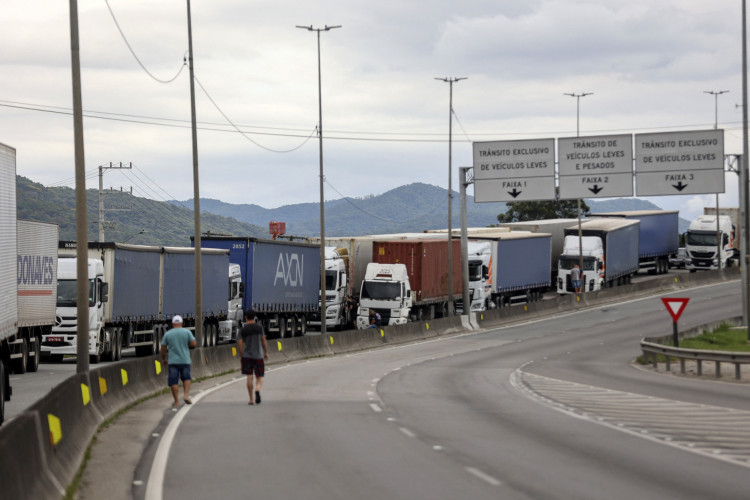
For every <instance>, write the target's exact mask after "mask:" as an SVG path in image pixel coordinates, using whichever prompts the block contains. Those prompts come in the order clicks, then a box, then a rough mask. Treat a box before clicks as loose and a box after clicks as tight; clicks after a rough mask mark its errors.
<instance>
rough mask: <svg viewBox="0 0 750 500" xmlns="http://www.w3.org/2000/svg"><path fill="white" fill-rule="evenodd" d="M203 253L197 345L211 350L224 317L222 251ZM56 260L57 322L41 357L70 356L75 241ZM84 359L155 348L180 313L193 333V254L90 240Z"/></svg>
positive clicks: (75, 319)
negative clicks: (200, 324)
mask: <svg viewBox="0 0 750 500" xmlns="http://www.w3.org/2000/svg"><path fill="white" fill-rule="evenodd" d="M201 255H202V259H201V262H202V264H201V265H202V272H201V278H202V285H203V294H202V297H203V301H202V320H203V335H201V336H199V335H197V334H196V336H197V337H198V338H201V337H202V338H203V345H204V346H210V345H215V344H216V341H217V337H218V329H219V328H218V326H219V322H220V321H222V320H225V319H226V317H227V305H228V297H227V269H228V268H229V255H228V252H226V251H221V250H215V249H206V250H203V251H202V252H201ZM59 256H60V258H59V261H58V276H57V278H58V293H57V315H58V324H56V325H55V327H53V329H52V332H51V333H50V334H49V335H45V336H44V340H43V342H42V354H43V355H45V356H49V357H50V358H51V359H52V360H60V359H62V357H63V356H64V355H66V354H76V352H77V334H76V333H77V328H78V315H77V297H76V287H77V273H76V268H77V257H76V244H75V242H61V243H60V250H59ZM87 260H88V263H87V264H88V265H87V269H88V281H89V290H90V292H89V338H88V341H89V346H88V347H89V356H90V360H91V362H92V363H98V362H99V361H100V360H101V359H108V360H112V361H116V360H118V359H120V356H121V353H122V349H123V348H125V349H127V348H130V347H135V352H136V355H138V356H148V355H152V354H155V353H156V352H157V351H158V350H159V344H160V342H161V338H162V336H163V335H164V334H165V333H166V331H167V330H168V329H169V328H170V327H171V318H172V317H173V316H174V315H176V314H179V315H180V316H182V317H183V319H184V325H185V327H186V328H188V329H191V330H194V329H195V324H196V311H195V292H194V290H195V249H194V248H189V247H158V246H142V245H126V244H122V243H89V245H88V259H87Z"/></svg>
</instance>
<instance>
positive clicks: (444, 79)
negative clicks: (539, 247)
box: [435, 76, 468, 318]
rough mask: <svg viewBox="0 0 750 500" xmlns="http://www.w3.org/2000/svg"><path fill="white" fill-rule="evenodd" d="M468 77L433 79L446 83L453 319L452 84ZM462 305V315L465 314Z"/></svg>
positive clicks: (449, 258)
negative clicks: (447, 91)
mask: <svg viewBox="0 0 750 500" xmlns="http://www.w3.org/2000/svg"><path fill="white" fill-rule="evenodd" d="M467 78H468V77H465V76H464V77H446V78H435V80H440V81H441V82H446V83H448V87H449V89H450V90H449V92H450V97H449V99H448V317H450V318H452V317H453V84H454V83H455V82H459V81H461V80H466V79H467ZM466 307H467V306H466V304H464V314H467V312H466Z"/></svg>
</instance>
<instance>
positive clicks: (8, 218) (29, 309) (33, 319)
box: [0, 144, 58, 424]
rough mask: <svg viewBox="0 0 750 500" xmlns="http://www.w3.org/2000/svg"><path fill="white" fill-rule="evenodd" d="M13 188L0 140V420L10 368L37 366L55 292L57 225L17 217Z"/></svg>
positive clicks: (11, 161)
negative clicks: (22, 219)
mask: <svg viewBox="0 0 750 500" xmlns="http://www.w3.org/2000/svg"><path fill="white" fill-rule="evenodd" d="M15 186H16V151H15V149H13V148H11V147H10V146H6V145H4V144H0V424H1V423H2V422H3V420H4V418H5V402H6V401H9V400H10V397H11V394H12V389H11V386H10V372H11V371H13V372H15V373H17V374H21V373H24V372H26V371H31V372H34V371H36V370H37V368H38V367H39V357H40V355H39V351H40V346H41V341H42V336H43V334H44V333H45V332H47V331H49V330H50V329H51V328H52V325H53V324H54V322H55V309H54V302H55V296H56V293H57V277H56V272H57V238H58V227H57V226H56V225H54V224H45V223H41V222H31V221H17V220H16V189H15Z"/></svg>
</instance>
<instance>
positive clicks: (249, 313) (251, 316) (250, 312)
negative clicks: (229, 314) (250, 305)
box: [245, 309, 257, 321]
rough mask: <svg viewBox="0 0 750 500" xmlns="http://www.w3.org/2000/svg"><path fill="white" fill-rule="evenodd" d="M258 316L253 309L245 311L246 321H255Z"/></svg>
mask: <svg viewBox="0 0 750 500" xmlns="http://www.w3.org/2000/svg"><path fill="white" fill-rule="evenodd" d="M256 316H257V315H256V313H255V311H254V310H253V309H248V310H247V311H245V321H248V320H254V319H255V317H256Z"/></svg>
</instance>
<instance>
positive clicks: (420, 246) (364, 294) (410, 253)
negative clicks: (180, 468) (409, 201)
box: [357, 238, 463, 328]
mask: <svg viewBox="0 0 750 500" xmlns="http://www.w3.org/2000/svg"><path fill="white" fill-rule="evenodd" d="M452 244H453V248H452V251H453V262H452V265H453V269H452V270H453V287H452V288H453V294H450V292H449V286H448V283H449V282H448V265H447V263H448V241H447V239H443V238H439V239H423V240H401V241H374V242H373V243H372V262H371V263H370V264H368V265H367V270H366V273H365V277H364V280H363V281H362V284H361V291H360V295H359V309H358V313H357V328H366V327H367V326H368V325H369V323H370V318H369V311H370V309H373V310H375V311H376V312H377V313H378V314H380V317H381V320H382V324H383V325H396V324H403V323H406V322H407V321H421V320H424V319H434V318H436V317H444V316H446V315H447V314H448V310H449V307H450V302H453V301H455V300H458V299H459V298H461V293H462V289H463V288H462V279H461V242H460V241H459V240H457V239H454V240H453V241H452Z"/></svg>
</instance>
